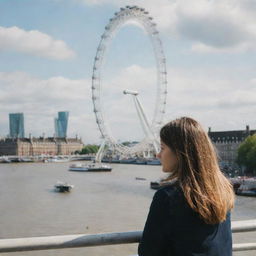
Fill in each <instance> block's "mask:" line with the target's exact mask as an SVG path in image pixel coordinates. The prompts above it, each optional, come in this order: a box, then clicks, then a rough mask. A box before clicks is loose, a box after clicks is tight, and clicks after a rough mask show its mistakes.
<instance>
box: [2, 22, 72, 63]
mask: <svg viewBox="0 0 256 256" xmlns="http://www.w3.org/2000/svg"><path fill="white" fill-rule="evenodd" d="M3 50H12V51H17V52H22V53H26V54H30V55H34V56H40V57H44V58H50V59H57V60H64V59H69V58H73V57H74V56H75V52H74V51H73V50H71V49H70V48H69V47H68V46H67V45H66V43H65V42H64V41H62V40H55V39H53V38H52V37H51V36H49V35H47V34H45V33H42V32H40V31H37V30H30V31H26V30H23V29H21V28H18V27H9V28H5V27H1V26H0V51H3Z"/></svg>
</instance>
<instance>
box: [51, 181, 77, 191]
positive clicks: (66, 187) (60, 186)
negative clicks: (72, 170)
mask: <svg viewBox="0 0 256 256" xmlns="http://www.w3.org/2000/svg"><path fill="white" fill-rule="evenodd" d="M54 187H55V190H56V191H57V192H70V190H71V189H72V188H73V187H74V185H70V184H68V183H67V182H62V181H58V182H57V183H56V184H55V185H54Z"/></svg>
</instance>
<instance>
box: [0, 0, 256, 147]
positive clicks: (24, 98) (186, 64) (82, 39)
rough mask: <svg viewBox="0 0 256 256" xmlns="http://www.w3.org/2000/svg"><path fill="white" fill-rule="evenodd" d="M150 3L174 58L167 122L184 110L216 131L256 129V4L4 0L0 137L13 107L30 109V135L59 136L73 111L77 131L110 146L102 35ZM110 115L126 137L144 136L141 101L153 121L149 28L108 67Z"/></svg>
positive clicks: (117, 45) (130, 27) (126, 40)
mask: <svg viewBox="0 0 256 256" xmlns="http://www.w3.org/2000/svg"><path fill="white" fill-rule="evenodd" d="M126 5H137V6H139V7H142V8H145V10H147V11H148V12H149V15H150V16H152V17H153V18H154V22H155V23H156V24H157V29H158V31H159V36H160V38H161V40H162V43H163V49H164V53H165V56H166V60H167V77H168V86H167V88H168V94H167V105H166V113H165V116H164V122H168V121H170V120H172V119H175V118H178V117H181V116H190V117H192V118H195V119H197V120H198V121H199V122H201V124H202V125H203V127H204V128H205V129H206V130H207V129H208V127H211V130H212V131H221V130H241V129H245V127H246V125H250V128H251V129H256V119H255V112H256V105H255V101H256V73H255V70H256V62H255V59H256V58H255V57H256V56H255V54H256V1H255V0H158V1H155V0H137V1H133V0H127V1H126V0H122V1H119V0H22V1H20V0H9V1H7V0H0V116H1V118H0V137H5V136H7V135H8V133H9V116H8V115H9V113H17V112H23V113H24V118H25V135H26V136H29V134H31V135H32V136H42V135H43V134H44V135H45V136H53V134H54V118H55V117H57V113H58V112H59V111H69V124H68V137H75V136H76V135H78V137H81V138H82V140H83V142H84V143H85V144H88V143H100V142H101V140H102V139H101V134H100V131H99V129H98V127H97V124H96V119H95V116H94V112H93V104H92V99H91V96H92V93H91V77H92V70H93V62H94V57H95V54H96V50H97V47H98V44H99V42H100V38H101V35H102V34H103V32H104V28H105V26H106V25H107V24H108V23H109V19H110V18H112V17H113V16H114V13H115V12H117V11H119V10H120V7H124V6H126ZM101 80H102V87H101V96H102V111H103V112H104V115H105V120H104V121H105V122H107V123H108V126H109V127H110V130H111V131H112V134H114V136H115V138H116V140H120V141H125V140H129V141H134V140H141V139H142V138H143V137H144V134H143V130H142V128H141V126H140V122H139V118H138V115H137V113H136V109H135V106H134V104H133V101H132V98H131V97H129V96H128V95H124V94H123V93H122V92H123V90H124V89H130V90H137V91H138V92H139V96H138V97H139V100H140V102H141V103H142V105H143V108H144V111H145V114H146V116H147V118H148V120H149V122H151V121H152V117H153V112H154V108H155V101H154V99H155V98H154V97H155V95H156V88H157V86H156V65H155V59H154V54H153V48H152V45H151V42H150V40H149V37H148V35H147V34H146V32H145V30H144V29H143V28H141V27H140V26H138V25H136V24H133V23H128V24H126V25H125V24H124V26H123V27H121V29H120V30H119V31H117V33H116V34H115V37H114V38H113V40H112V42H111V44H110V45H109V48H108V51H107V53H106V58H105V62H104V65H103V66H102V70H101Z"/></svg>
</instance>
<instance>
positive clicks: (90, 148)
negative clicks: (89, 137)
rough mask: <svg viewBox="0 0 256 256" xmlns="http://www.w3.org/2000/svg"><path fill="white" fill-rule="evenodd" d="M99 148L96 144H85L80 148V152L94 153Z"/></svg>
mask: <svg viewBox="0 0 256 256" xmlns="http://www.w3.org/2000/svg"><path fill="white" fill-rule="evenodd" d="M98 149H99V146H98V145H90V144H89V145H86V146H84V147H83V149H82V150H81V152H80V154H82V155H84V154H95V153H97V151H98Z"/></svg>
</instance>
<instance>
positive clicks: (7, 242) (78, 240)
mask: <svg viewBox="0 0 256 256" xmlns="http://www.w3.org/2000/svg"><path fill="white" fill-rule="evenodd" d="M248 231H256V220H245V221H234V222H232V232H233V233H238V232H248ZM141 235H142V231H131V232H120V233H104V234H94V235H88V234H79V235H62V236H45V237H28V238H14V239H0V253H3V252H18V251H33V250H49V249H64V248H76V247H89V246H102V245H114V244H129V243H138V242H139V241H140V238H141ZM233 250H234V251H247V250H256V243H243V244H234V245H233Z"/></svg>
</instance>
